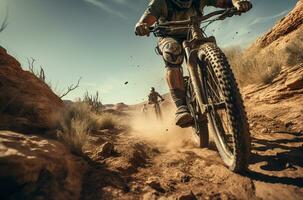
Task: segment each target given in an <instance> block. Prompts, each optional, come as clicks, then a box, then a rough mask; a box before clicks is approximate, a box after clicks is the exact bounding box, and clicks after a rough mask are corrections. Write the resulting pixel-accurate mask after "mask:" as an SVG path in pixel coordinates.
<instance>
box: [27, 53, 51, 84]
mask: <svg viewBox="0 0 303 200" xmlns="http://www.w3.org/2000/svg"><path fill="white" fill-rule="evenodd" d="M35 62H36V60H35V59H34V58H31V59H29V58H27V63H28V70H29V72H30V73H32V74H34V75H35V76H36V77H37V78H39V79H40V80H41V81H43V82H45V78H46V77H45V72H44V69H43V67H42V65H40V69H39V70H36V69H35Z"/></svg>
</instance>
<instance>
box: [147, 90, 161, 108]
mask: <svg viewBox="0 0 303 200" xmlns="http://www.w3.org/2000/svg"><path fill="white" fill-rule="evenodd" d="M158 98H160V99H161V101H164V99H163V97H162V96H161V95H160V94H159V93H158V92H156V90H155V88H154V87H151V88H150V93H149V95H148V103H149V104H156V103H158Z"/></svg>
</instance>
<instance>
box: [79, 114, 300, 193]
mask: <svg viewBox="0 0 303 200" xmlns="http://www.w3.org/2000/svg"><path fill="white" fill-rule="evenodd" d="M169 116H170V115H167V117H169ZM167 119H169V118H167ZM135 121H136V123H137V122H138V121H137V120H135ZM158 123H159V122H157V121H155V120H150V119H149V120H148V121H146V122H144V120H142V116H141V117H140V126H137V127H136V126H134V129H133V130H132V131H130V132H127V133H126V132H123V131H122V132H115V131H112V132H110V131H103V132H102V133H96V135H93V136H92V137H91V141H92V142H91V144H90V145H89V147H87V149H88V151H87V153H88V155H89V157H90V158H91V162H92V163H94V164H93V165H91V167H90V169H89V170H88V172H87V174H86V176H85V177H86V178H85V181H84V183H85V184H84V190H83V193H82V198H83V199H300V198H301V197H302V196H303V188H302V187H303V178H302V174H303V168H302V167H303V165H302V164H303V163H302V161H301V160H302V157H303V149H302V147H303V146H302V145H303V134H302V133H298V132H292V131H291V129H290V128H289V127H288V126H287V124H285V123H283V122H282V121H278V120H275V119H270V118H267V117H266V116H264V115H254V114H252V113H250V125H251V129H252V136H253V137H252V139H253V151H252V157H251V162H250V168H249V169H250V171H249V172H248V173H246V174H244V175H238V174H234V173H232V172H230V171H229V170H228V169H227V168H226V167H225V166H224V164H223V163H222V161H221V159H220V157H219V155H218V153H217V151H216V149H215V146H214V145H213V144H211V147H210V148H209V149H200V148H197V147H195V145H194V144H193V143H191V142H190V141H191V130H189V129H178V128H175V127H173V126H172V125H171V123H170V122H169V123H165V124H162V125H159V124H158ZM150 127H153V129H150ZM265 127H266V131H265V130H264V128H265ZM147 129H149V131H146V130H147Z"/></svg>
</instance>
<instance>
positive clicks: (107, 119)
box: [97, 113, 120, 130]
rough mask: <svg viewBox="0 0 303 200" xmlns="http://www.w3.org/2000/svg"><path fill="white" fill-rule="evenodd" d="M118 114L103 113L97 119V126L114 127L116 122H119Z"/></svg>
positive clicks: (103, 127)
mask: <svg viewBox="0 0 303 200" xmlns="http://www.w3.org/2000/svg"><path fill="white" fill-rule="evenodd" d="M119 121H120V120H119V118H118V116H116V115H114V114H111V113H103V114H101V115H100V116H99V117H98V119H97V124H98V126H99V127H98V128H99V129H100V130H102V129H112V128H116V126H117V124H119Z"/></svg>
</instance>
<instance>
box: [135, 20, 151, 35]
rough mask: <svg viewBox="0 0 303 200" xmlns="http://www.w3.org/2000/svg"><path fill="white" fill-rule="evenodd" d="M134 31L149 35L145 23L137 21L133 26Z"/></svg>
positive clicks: (138, 33)
mask: <svg viewBox="0 0 303 200" xmlns="http://www.w3.org/2000/svg"><path fill="white" fill-rule="evenodd" d="M135 33H136V34H137V35H140V36H145V35H146V36H149V33H150V31H149V28H148V26H147V24H146V23H142V22H138V23H137V24H136V26H135Z"/></svg>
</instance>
